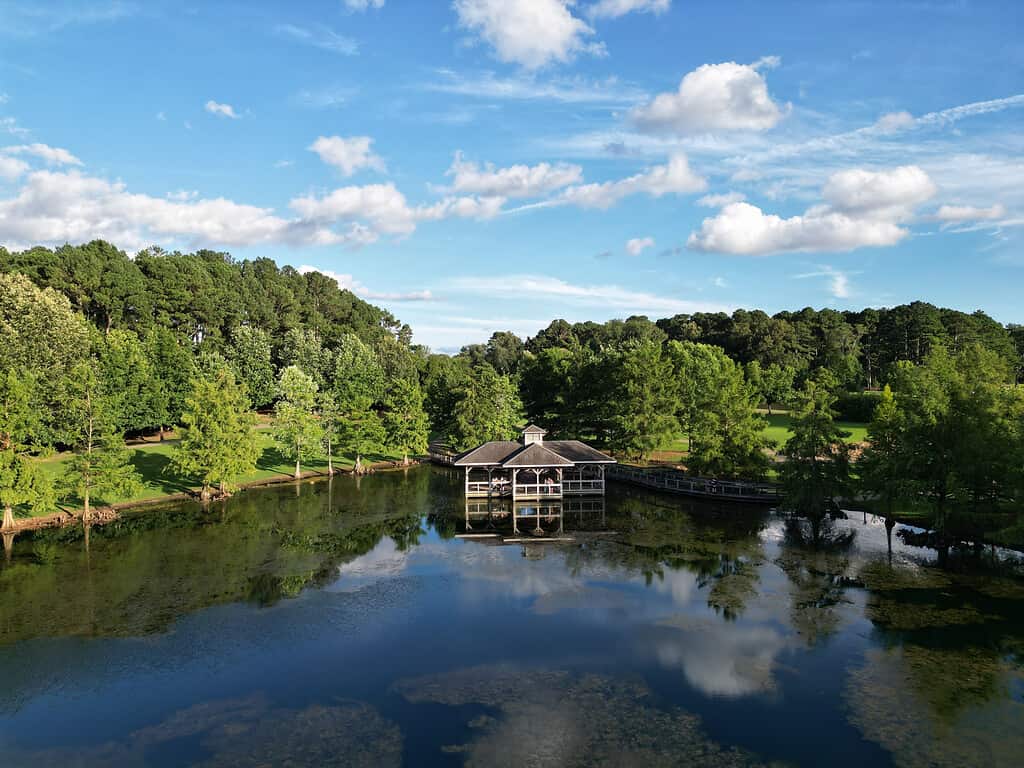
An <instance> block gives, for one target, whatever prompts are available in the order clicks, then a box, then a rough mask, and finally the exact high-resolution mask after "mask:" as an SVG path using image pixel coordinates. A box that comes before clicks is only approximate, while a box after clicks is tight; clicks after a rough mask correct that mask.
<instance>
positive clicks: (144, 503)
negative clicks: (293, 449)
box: [0, 458, 422, 536]
mask: <svg viewBox="0 0 1024 768" xmlns="http://www.w3.org/2000/svg"><path fill="white" fill-rule="evenodd" d="M421 463H422V462H421V460H420V459H413V458H410V460H409V464H408V465H403V464H402V463H401V462H395V461H378V462H376V463H374V464H367V465H366V467H367V470H368V472H390V471H393V470H398V469H408V468H409V467H414V466H417V465H419V464H421ZM363 474H367V472H364V473H363ZM334 475H349V476H353V477H355V476H356V473H355V471H354V470H352V469H335V470H334ZM330 477H332V476H331V475H329V474H327V472H321V471H319V470H309V471H307V472H303V473H302V474H301V475H300V476H299V478H298V479H296V478H295V476H294V475H281V476H279V477H267V478H262V479H260V480H250V481H248V482H245V483H239V484H238V485H237V486H236V488H237V490H236V491H234V492H232V493H230V494H228V497H230V496H233V495H234V494H235V493H239V492H241V491H247V490H250V489H253V488H265V487H267V486H271V485H285V484H287V483H301V482H303V481H304V480H314V479H317V478H325V479H326V478H330ZM187 500H194V501H197V502H198V501H199V493H198V490H193V491H178V492H177V493H167V494H162V495H160V496H154V497H152V498H149V499H137V500H134V501H122V502H118V503H116V504H106V505H104V506H101V507H93V509H92V510H91V511H90V513H91V517H92V519H91V520H90V521H89V524H90V525H104V524H105V523H112V522H114V521H115V520H117V519H119V518H120V517H121V513H122V512H128V511H132V510H136V509H142V508H144V507H150V506H154V505H156V504H163V503H166V502H169V501H187ZM219 500H220V499H210V501H211V502H213V501H219ZM83 511H84V510H83V509H82V508H80V507H79V508H75V509H61V510H59V511H57V512H53V513H51V514H49V515H41V516H39V517H24V518H15V520H14V525H13V526H11V527H10V528H5V529H3V530H2V531H0V533H2V534H3V535H5V536H6V535H8V534H16V533H24V532H26V531H39V530H43V529H45V528H64V527H66V526H68V525H72V524H76V523H79V522H81V520H82V512H83Z"/></svg>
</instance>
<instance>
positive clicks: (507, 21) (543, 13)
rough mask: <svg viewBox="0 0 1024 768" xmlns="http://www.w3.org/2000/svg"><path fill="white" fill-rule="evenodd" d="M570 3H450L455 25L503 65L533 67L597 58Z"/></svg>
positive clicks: (480, 0) (563, 0) (507, 0)
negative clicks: (580, 57)
mask: <svg viewBox="0 0 1024 768" xmlns="http://www.w3.org/2000/svg"><path fill="white" fill-rule="evenodd" d="M570 5H571V2H570V0H455V1H454V3H453V7H454V8H455V12H456V14H457V15H458V17H459V25H460V26H462V27H464V28H465V29H468V30H470V31H471V32H474V33H476V34H478V35H479V36H480V37H481V38H482V39H483V40H484V41H485V42H487V43H488V44H489V45H491V47H493V48H494V52H495V54H496V55H497V57H498V58H499V59H500V60H501V61H504V62H509V63H515V64H520V65H522V66H523V67H525V68H527V69H537V68H539V67H543V66H545V65H547V64H551V63H553V62H567V61H570V60H571V59H572V58H574V57H575V56H576V55H577V54H579V53H591V54H595V55H602V54H603V53H604V46H603V45H601V44H600V43H592V42H587V39H586V38H588V37H589V36H590V35H592V34H593V32H594V30H593V29H591V28H590V26H589V25H587V23H586V22H584V21H583V20H582V19H579V18H577V17H576V16H573V15H572V12H571V11H570Z"/></svg>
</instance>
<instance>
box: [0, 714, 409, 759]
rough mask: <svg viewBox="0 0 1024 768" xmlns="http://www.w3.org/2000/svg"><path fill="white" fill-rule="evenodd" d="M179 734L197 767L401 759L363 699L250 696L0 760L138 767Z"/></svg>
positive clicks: (390, 727)
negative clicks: (285, 701)
mask: <svg viewBox="0 0 1024 768" xmlns="http://www.w3.org/2000/svg"><path fill="white" fill-rule="evenodd" d="M179 740H194V741H195V742H196V743H197V744H198V745H199V750H198V753H197V756H196V758H195V759H193V760H191V761H190V763H191V764H192V765H195V766H197V767H202V768H245V767H248V766H252V768H256V767H257V766H267V765H287V766H292V767H293V768H305V767H306V766H308V767H309V768H318V767H319V766H324V767H325V768H329V767H330V766H346V767H347V768H371V767H373V768H375V767H376V766H382V767H383V768H388V766H399V765H401V758H402V736H401V732H400V731H399V729H398V727H397V726H396V725H394V724H393V723H390V722H388V721H387V720H385V719H384V718H382V717H381V716H380V714H378V712H377V711H376V710H375V709H373V708H372V707H370V706H368V705H366V704H362V703H359V702H343V703H340V704H337V705H333V706H316V705H314V706H311V707H307V708H305V709H285V708H273V707H271V706H270V705H269V703H268V702H267V700H266V699H265V698H263V697H261V696H253V697H250V698H246V699H229V700H221V701H212V702H205V703H203V704H197V705H195V706H193V707H189V708H187V709H184V710H180V711H178V712H175V713H174V714H172V715H170V716H169V717H167V718H166V719H165V720H163V721H162V722H160V723H158V724H157V725H154V726H150V727H147V728H142V729H140V730H137V731H135V732H133V733H131V734H130V735H129V736H128V737H127V738H126V739H124V740H123V741H111V742H107V743H104V744H100V745H98V746H95V747H88V748H61V749H48V750H41V751H36V752H20V753H17V754H11V755H10V756H9V759H5V765H7V766H11V768H19V767H20V766H26V767H27V766H35V765H75V766H79V768H92V767H93V766H96V767H97V768H98V767H99V766H107V765H145V764H147V762H146V755H147V754H150V753H151V752H152V751H154V750H156V749H159V748H160V747H161V746H165V745H170V744H173V743H174V742H176V741H179ZM200 755H201V756H200Z"/></svg>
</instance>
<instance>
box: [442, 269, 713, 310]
mask: <svg viewBox="0 0 1024 768" xmlns="http://www.w3.org/2000/svg"><path fill="white" fill-rule="evenodd" d="M448 285H449V286H450V287H451V288H452V289H453V290H456V291H463V292H467V293H472V294H480V295H483V296H489V297H494V296H501V297H503V298H514V299H535V300H538V301H548V300H551V299H557V300H559V301H563V302H568V303H573V304H579V305H583V306H588V307H600V308H603V309H608V308H611V309H613V310H615V311H620V310H621V311H626V312H629V313H630V314H658V313H662V312H664V313H668V314H679V313H686V312H717V311H728V310H729V309H731V308H729V307H725V306H724V305H721V304H715V303H707V302H695V301H689V300H686V299H676V298H672V297H669V296H660V295H657V294H653V293H648V292H646V291H634V290H631V289H629V288H623V287H621V286H618V285H576V284H573V283H569V282H566V281H565V280H561V279H559V278H557V277H549V276H546V275H492V276H486V277H457V278H452V279H451V280H450V281H449V282H448Z"/></svg>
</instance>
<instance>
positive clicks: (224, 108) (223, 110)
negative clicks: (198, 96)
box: [203, 99, 241, 120]
mask: <svg viewBox="0 0 1024 768" xmlns="http://www.w3.org/2000/svg"><path fill="white" fill-rule="evenodd" d="M203 109H205V110H206V111H207V112H209V113H210V114H211V115H217V116H218V117H230V118H231V119H232V120H237V119H238V118H239V117H241V115H239V114H238V113H237V112H235V108H234V107H233V106H231V105H230V104H222V103H221V102H219V101H214V100H213V99H210V100H209V101H208V102H206V104H204V105H203Z"/></svg>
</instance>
